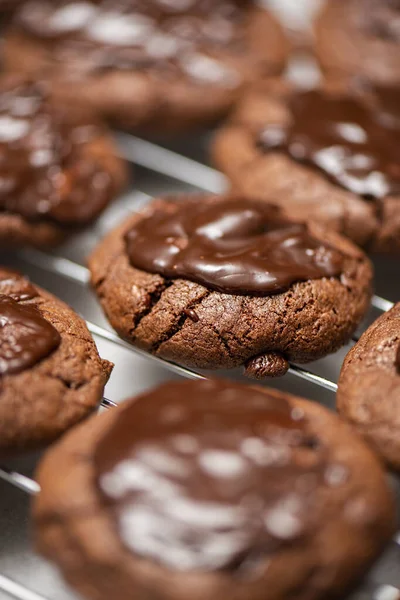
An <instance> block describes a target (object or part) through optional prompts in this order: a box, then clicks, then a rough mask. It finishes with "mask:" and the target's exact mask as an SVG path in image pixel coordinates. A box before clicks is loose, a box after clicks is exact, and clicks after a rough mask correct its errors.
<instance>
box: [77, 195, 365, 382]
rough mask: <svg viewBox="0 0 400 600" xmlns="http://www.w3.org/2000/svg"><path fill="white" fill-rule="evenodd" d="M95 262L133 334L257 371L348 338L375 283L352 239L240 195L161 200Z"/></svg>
mask: <svg viewBox="0 0 400 600" xmlns="http://www.w3.org/2000/svg"><path fill="white" fill-rule="evenodd" d="M89 268H90V271H91V280H92V285H93V287H94V289H95V291H96V293H97V295H98V297H99V299H100V302H101V304H102V307H103V309H104V312H105V314H106V315H107V317H108V319H109V320H110V323H111V324H112V326H113V327H114V328H115V329H116V330H117V332H118V333H119V334H120V335H121V336H122V337H123V338H125V339H126V340H128V341H129V342H131V343H133V344H134V345H136V346H138V347H139V348H141V349H143V350H145V351H147V352H150V353H152V354H154V355H156V356H158V357H161V358H164V359H166V360H169V361H172V362H176V363H178V364H183V365H186V366H189V367H194V368H204V369H219V368H233V367H238V366H241V365H244V364H247V367H248V374H249V375H250V376H255V377H261V376H266V375H267V374H269V375H270V376H278V375H282V374H284V373H285V371H286V370H287V368H288V362H287V361H288V360H293V361H296V362H303V363H304V362H308V361H312V360H315V359H317V358H320V357H322V356H325V355H326V354H329V353H330V352H334V351H336V350H337V349H338V348H339V347H340V346H342V345H343V344H345V343H346V342H347V341H348V340H349V338H350V337H351V335H352V333H353V332H354V330H355V329H356V327H357V325H358V324H359V322H360V320H361V319H362V318H363V316H364V314H365V312H366V310H367V308H368V305H369V300H370V293H371V280H372V271H371V265H370V263H369V261H368V259H367V258H366V257H365V255H364V254H363V253H362V252H361V251H360V250H358V249H357V248H356V247H355V246H353V245H352V244H351V243H350V242H348V241H347V240H345V239H344V238H341V237H340V236H338V235H337V234H334V233H330V232H328V231H326V230H324V229H321V228H320V227H319V226H317V225H314V224H310V225H304V224H299V223H296V222H294V221H292V220H290V219H288V217H286V216H285V215H283V214H282V213H281V211H280V210H279V209H278V208H277V207H275V206H273V205H269V204H266V203H264V202H256V201H250V200H246V199H242V198H239V197H230V196H221V197H210V196H189V197H183V198H181V199H173V198H167V199H161V200H157V201H153V202H152V203H151V204H150V205H149V206H148V207H147V208H146V209H145V210H144V211H143V212H141V213H139V214H136V215H133V216H132V217H131V218H129V219H127V220H126V221H125V222H124V223H123V224H122V225H121V226H120V227H118V228H117V229H116V230H115V231H113V232H112V233H110V234H109V235H108V236H107V237H106V238H105V239H104V241H103V242H101V243H100V245H99V246H98V247H97V248H96V249H95V251H94V252H93V253H92V255H91V257H90V258H89ZM282 363H283V364H282Z"/></svg>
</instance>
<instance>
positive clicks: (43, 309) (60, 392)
mask: <svg viewBox="0 0 400 600" xmlns="http://www.w3.org/2000/svg"><path fill="white" fill-rule="evenodd" d="M111 368H112V365H111V363H109V362H107V361H104V360H101V358H100V357H99V355H98V352H97V349H96V346H95V344H94V342H93V340H92V337H91V335H90V333H89V331H88V330H87V327H86V325H85V323H84V322H83V321H82V319H80V317H78V315H76V314H75V313H74V312H73V311H72V310H71V309H70V308H69V307H68V306H67V305H66V304H64V303H63V302H61V300H58V299H57V298H55V297H54V296H52V295H51V294H49V293H47V292H45V291H44V290H41V289H40V288H37V287H36V286H33V285H32V284H31V283H30V282H29V281H28V280H27V279H26V278H25V277H23V276H22V275H19V274H18V273H15V272H13V271H9V270H8V269H4V268H0V456H2V457H3V456H8V455H12V454H16V453H18V452H21V451H23V450H30V449H34V448H39V447H42V446H44V445H46V444H48V443H50V442H52V441H53V440H54V439H56V438H57V437H58V436H60V435H61V434H62V433H64V431H66V430H67V429H68V428H69V427H72V426H73V425H75V424H76V423H78V422H79V421H81V420H82V419H83V418H84V417H86V416H87V415H88V414H90V413H91V412H92V411H93V410H94V409H95V408H97V406H98V405H99V403H100V400H101V399H102V396H103V390H104V386H105V384H106V383H107V380H108V377H109V375H110V372H111Z"/></svg>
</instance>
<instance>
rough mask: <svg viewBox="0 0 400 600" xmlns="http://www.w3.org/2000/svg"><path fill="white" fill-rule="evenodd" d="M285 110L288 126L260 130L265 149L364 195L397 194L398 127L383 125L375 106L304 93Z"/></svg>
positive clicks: (399, 185)
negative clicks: (289, 117)
mask: <svg viewBox="0 0 400 600" xmlns="http://www.w3.org/2000/svg"><path fill="white" fill-rule="evenodd" d="M387 101H388V98H386V103H387ZM383 102H385V98H383ZM290 110H291V116H292V118H291V120H290V122H289V123H288V124H285V125H269V126H268V127H266V128H265V129H264V131H263V132H262V134H261V138H260V139H261V146H262V147H263V148H264V149H265V150H268V151H272V150H273V151H281V152H285V153H287V154H288V155H289V156H290V157H291V158H293V159H294V160H296V161H299V162H302V163H305V164H309V165H311V166H313V167H315V168H317V169H319V170H320V171H321V172H322V173H324V174H325V176H327V177H328V178H329V179H330V180H331V181H333V182H334V183H336V184H337V185H340V186H341V187H344V188H346V189H348V190H349V191H351V192H354V193H355V194H359V195H361V196H364V197H366V198H383V197H384V196H387V195H390V194H400V166H399V147H400V131H399V130H397V129H395V128H393V127H391V126H390V127H387V126H386V125H385V123H384V122H383V121H382V115H381V112H380V109H379V108H378V109H375V110H374V109H372V108H369V107H368V106H367V105H364V104H363V103H362V102H361V101H360V100H358V99H356V98H355V97H351V96H347V97H345V96H340V97H339V96H331V95H328V94H325V93H323V92H321V91H308V92H298V93H296V94H294V96H293V98H292V101H291V103H290Z"/></svg>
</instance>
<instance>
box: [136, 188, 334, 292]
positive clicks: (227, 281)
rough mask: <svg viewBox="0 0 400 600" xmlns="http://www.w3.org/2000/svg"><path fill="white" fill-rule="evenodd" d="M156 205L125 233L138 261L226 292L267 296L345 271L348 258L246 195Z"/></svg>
mask: <svg viewBox="0 0 400 600" xmlns="http://www.w3.org/2000/svg"><path fill="white" fill-rule="evenodd" d="M174 208H175V209H176V210H173V211H168V210H156V211H155V212H154V213H153V214H152V215H151V216H150V217H147V218H143V219H142V220H140V221H138V222H137V223H136V225H134V226H133V227H132V229H131V230H130V231H129V232H128V233H127V235H126V238H125V240H126V249H127V253H128V256H129V259H130V262H131V264H132V266H134V267H136V268H138V269H141V270H143V271H147V272H150V273H158V274H160V275H163V276H164V277H166V278H168V279H176V278H183V279H189V280H191V281H194V282H196V283H200V284H202V285H204V286H206V287H209V288H211V289H215V290H218V291H220V292H223V293H227V294H253V295H257V296H262V295H269V294H273V293H277V292H281V291H284V290H287V289H288V288H289V287H290V285H291V284H292V283H294V282H297V281H306V280H308V279H318V278H321V277H334V276H338V275H340V274H341V272H342V269H343V262H344V257H343V255H342V254H341V253H339V252H338V251H337V250H335V249H333V248H331V247H329V246H327V245H324V244H323V243H322V242H320V241H318V240H316V239H315V238H313V237H312V236H311V235H310V234H309V233H308V230H307V227H306V226H305V225H292V224H290V223H288V221H287V220H286V219H284V218H283V217H282V215H281V213H280V212H279V210H277V209H276V208H275V207H274V206H271V205H267V204H265V203H261V202H254V201H249V200H241V199H235V200H232V199H227V200H222V201H219V202H206V201H201V200H199V202H198V203H197V204H194V203H190V204H183V203H182V205H181V206H178V207H177V206H176V205H174Z"/></svg>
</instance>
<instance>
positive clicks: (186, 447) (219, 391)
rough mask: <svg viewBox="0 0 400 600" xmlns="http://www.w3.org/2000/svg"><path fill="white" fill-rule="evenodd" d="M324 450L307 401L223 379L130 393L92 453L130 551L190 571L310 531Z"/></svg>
mask: <svg viewBox="0 0 400 600" xmlns="http://www.w3.org/2000/svg"><path fill="white" fill-rule="evenodd" d="M326 459H327V452H326V450H325V449H324V448H323V446H322V445H320V443H319V442H318V441H317V440H316V439H315V437H314V436H313V435H312V434H311V433H310V432H309V430H308V423H307V420H306V419H305V418H304V414H303V412H302V411H301V410H299V409H293V408H292V407H291V406H290V404H289V403H288V402H286V401H285V400H284V399H281V398H276V397H275V396H270V395H269V394H268V393H267V392H265V391H261V390H257V389H256V388H251V387H246V386H242V385H238V384H233V383H231V382H223V381H216V380H215V381H204V382H185V383H183V384H182V383H169V384H167V385H165V386H163V387H161V388H159V389H158V390H155V391H153V392H150V393H148V394H146V395H145V396H143V397H142V398H140V399H139V400H137V401H135V402H133V403H130V404H129V405H128V406H127V408H126V409H125V410H123V411H121V413H120V415H119V418H118V419H117V420H116V421H115V422H114V423H113V425H112V427H111V429H110V430H109V431H108V433H107V434H106V435H105V436H104V437H103V438H102V439H101V440H100V442H99V444H98V446H97V448H96V451H95V456H94V464H95V471H96V477H97V481H98V486H99V490H100V492H101V497H102V498H103V501H104V502H105V504H106V506H107V507H108V509H109V510H110V511H111V513H112V514H113V517H114V518H115V522H116V525H117V529H118V532H119V535H120V537H121V539H122V541H123V543H124V544H125V545H126V546H127V548H128V549H130V550H131V551H132V552H133V553H135V554H136V555H139V556H142V557H146V558H148V559H151V560H155V561H157V562H160V563H163V564H166V565H167V566H168V567H170V568H174V569H177V570H182V571H188V570H227V569H229V570H232V571H238V570H242V569H252V568H253V567H256V566H257V563H258V561H260V560H263V559H264V560H265V557H266V555H268V553H270V552H274V551H276V550H279V548H280V547H282V546H283V545H285V544H293V543H294V542H298V541H299V540H302V539H303V538H304V537H306V536H307V535H308V534H309V533H310V531H312V529H313V527H315V521H316V519H317V518H318V517H317V515H316V513H317V512H318V508H317V507H316V506H315V503H316V494H315V492H316V489H317V487H318V486H319V485H321V482H323V481H324V477H325V473H326V467H327V463H326Z"/></svg>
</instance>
